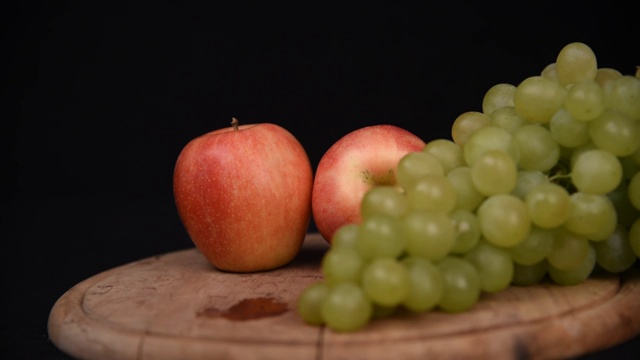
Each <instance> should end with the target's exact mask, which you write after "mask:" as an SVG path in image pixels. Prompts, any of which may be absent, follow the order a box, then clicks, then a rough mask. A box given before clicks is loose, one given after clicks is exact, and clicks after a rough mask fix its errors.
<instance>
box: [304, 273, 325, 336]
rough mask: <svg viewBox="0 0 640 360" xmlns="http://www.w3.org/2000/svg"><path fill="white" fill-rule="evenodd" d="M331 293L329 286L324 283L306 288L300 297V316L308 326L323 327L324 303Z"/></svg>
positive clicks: (320, 282) (317, 283)
mask: <svg viewBox="0 0 640 360" xmlns="http://www.w3.org/2000/svg"><path fill="white" fill-rule="evenodd" d="M328 293H329V285H327V284H326V283H325V282H323V281H319V282H316V283H313V284H311V285H309V286H308V287H306V288H305V289H304V290H303V291H302V293H301V294H300V297H298V314H299V315H300V317H301V318H302V320H304V321H305V322H306V323H308V324H312V325H322V324H324V318H323V317H322V302H323V301H324V299H325V298H326V297H327V294H328Z"/></svg>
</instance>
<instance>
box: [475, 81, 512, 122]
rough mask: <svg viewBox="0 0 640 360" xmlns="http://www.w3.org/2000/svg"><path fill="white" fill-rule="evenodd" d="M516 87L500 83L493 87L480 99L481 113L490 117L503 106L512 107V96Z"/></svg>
mask: <svg viewBox="0 0 640 360" xmlns="http://www.w3.org/2000/svg"><path fill="white" fill-rule="evenodd" d="M515 91H516V87H515V86H514V85H511V84H506V83H501V84H496V85H493V86H492V87H491V88H489V90H487V92H486V93H485V94H484V97H483V98H482V112H483V113H485V114H487V115H492V114H493V112H494V111H496V110H497V109H500V108H501V107H504V106H513V94H514V93H515Z"/></svg>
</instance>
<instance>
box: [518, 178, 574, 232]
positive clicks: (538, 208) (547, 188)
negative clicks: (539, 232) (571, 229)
mask: <svg viewBox="0 0 640 360" xmlns="http://www.w3.org/2000/svg"><path fill="white" fill-rule="evenodd" d="M524 200H525V203H526V204H527V207H528V208H529V214H530V215H531V222H533V224H535V225H536V226H539V227H541V228H545V229H551V228H555V227H558V226H560V225H562V224H563V223H564V222H565V220H566V219H567V217H568V216H569V211H570V209H571V197H570V195H569V192H568V191H567V190H566V189H565V188H563V187H562V186H560V185H558V184H555V183H543V184H540V185H538V186H535V187H533V188H532V189H531V190H529V192H528V193H527V195H526V196H525V199H524Z"/></svg>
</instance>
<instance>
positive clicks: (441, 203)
mask: <svg viewBox="0 0 640 360" xmlns="http://www.w3.org/2000/svg"><path fill="white" fill-rule="evenodd" d="M405 190H406V196H407V199H408V201H409V208H410V209H411V210H429V211H441V212H444V213H449V212H451V211H452V210H453V209H454V208H455V206H456V201H457V199H456V197H457V194H456V189H455V188H454V187H453V184H452V183H451V182H450V181H449V179H447V177H445V176H442V175H436V174H427V175H424V176H422V177H421V178H419V179H417V180H416V181H415V182H413V183H412V184H411V185H410V186H408V187H407V188H406V189H405Z"/></svg>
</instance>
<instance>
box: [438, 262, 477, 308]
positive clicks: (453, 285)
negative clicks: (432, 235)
mask: <svg viewBox="0 0 640 360" xmlns="http://www.w3.org/2000/svg"><path fill="white" fill-rule="evenodd" d="M437 266H438V269H440V273H442V278H443V280H444V292H443V294H442V298H441V299H440V303H439V304H438V306H439V308H440V309H441V310H443V311H446V312H450V313H457V312H462V311H465V310H468V309H470V308H472V307H473V306H474V305H475V304H476V303H477V302H478V299H479V298H480V294H481V292H482V290H481V288H480V277H479V276H478V271H477V270H476V268H475V267H474V266H473V265H471V263H469V262H468V261H466V260H463V259H461V258H458V257H454V256H448V257H446V258H444V259H442V260H441V261H439V262H438V263H437Z"/></svg>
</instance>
